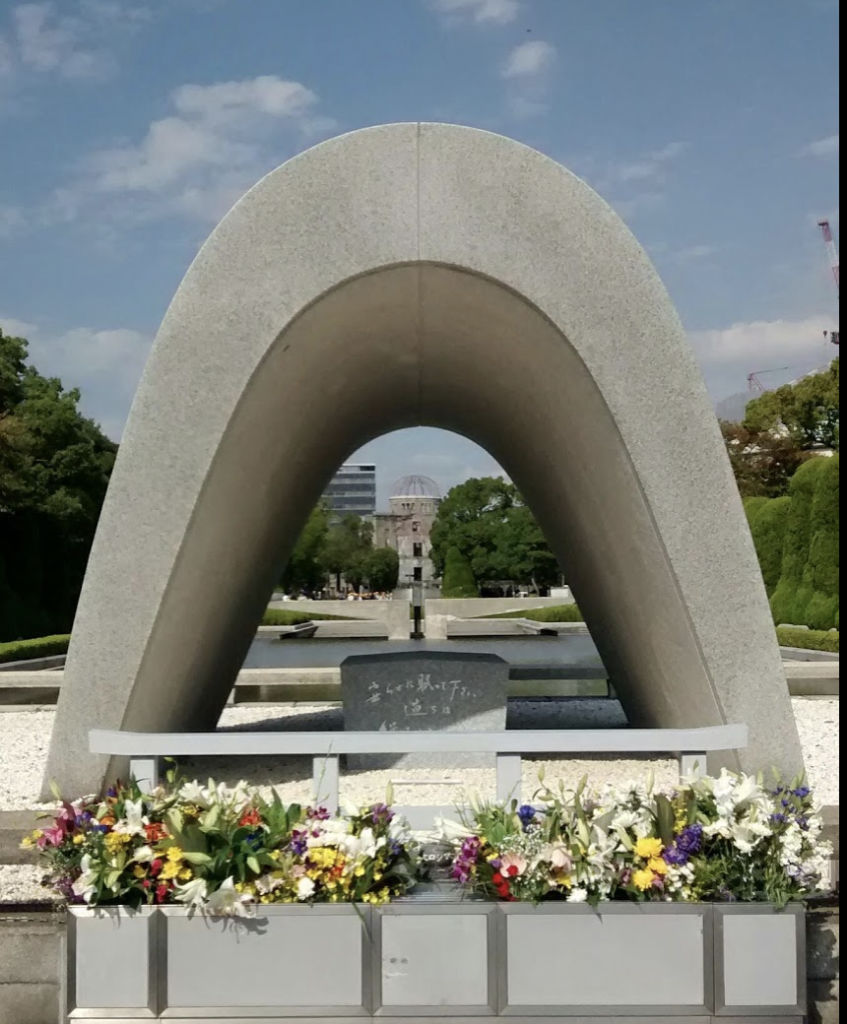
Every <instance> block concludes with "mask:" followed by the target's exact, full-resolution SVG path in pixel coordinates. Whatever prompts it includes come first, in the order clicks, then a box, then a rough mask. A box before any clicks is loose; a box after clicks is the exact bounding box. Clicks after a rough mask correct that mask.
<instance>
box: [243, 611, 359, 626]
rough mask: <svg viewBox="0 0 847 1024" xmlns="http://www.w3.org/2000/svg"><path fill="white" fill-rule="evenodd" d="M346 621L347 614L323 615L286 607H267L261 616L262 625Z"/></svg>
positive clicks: (300, 624)
mask: <svg viewBox="0 0 847 1024" xmlns="http://www.w3.org/2000/svg"><path fill="white" fill-rule="evenodd" d="M342 620H343V621H348V620H349V616H347V615H324V614H322V613H321V612H295V611H291V612H290V611H289V610H288V609H287V608H268V609H266V611H265V614H264V615H263V616H262V625H263V626H302V625H303V623H304V622H329V621H333V622H340V621H342Z"/></svg>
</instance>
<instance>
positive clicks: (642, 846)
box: [635, 839, 664, 860]
mask: <svg viewBox="0 0 847 1024" xmlns="http://www.w3.org/2000/svg"><path fill="white" fill-rule="evenodd" d="M663 849H664V847H663V846H662V840H661V839H639V840H638V842H637V843H636V844H635V853H636V856H638V857H643V858H644V860H650V858H651V857H659V856H661V853H662V850H663Z"/></svg>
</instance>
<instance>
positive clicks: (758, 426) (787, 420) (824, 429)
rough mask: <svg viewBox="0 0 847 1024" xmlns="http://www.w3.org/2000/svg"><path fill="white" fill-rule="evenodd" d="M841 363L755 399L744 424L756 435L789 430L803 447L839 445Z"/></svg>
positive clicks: (749, 407) (794, 439)
mask: <svg viewBox="0 0 847 1024" xmlns="http://www.w3.org/2000/svg"><path fill="white" fill-rule="evenodd" d="M839 390H840V363H839V360H838V359H835V360H833V362H832V363H831V364H830V366H829V367H828V369H827V370H825V371H823V372H822V373H812V374H809V375H808V376H806V377H802V378H801V379H800V380H798V381H796V382H795V383H794V384H786V385H784V386H783V387H781V388H777V389H776V390H775V391H768V392H766V393H765V394H763V395H762V396H761V397H760V398H755V399H753V401H752V402H750V404H749V405H748V406H747V412H746V416H745V419H744V426H745V427H746V428H747V429H748V430H750V431H752V432H753V433H756V434H764V433H776V434H779V433H787V434H788V436H789V437H790V438H791V439H792V440H793V441H794V443H795V444H796V445H797V446H798V447H799V448H802V449H806V450H808V449H811V448H817V447H820V446H824V447H826V448H835V449H837V448H838V446H839V420H840V396H839Z"/></svg>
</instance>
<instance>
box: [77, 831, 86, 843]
mask: <svg viewBox="0 0 847 1024" xmlns="http://www.w3.org/2000/svg"><path fill="white" fill-rule="evenodd" d="M84 842H85V836H84V835H82V833H80V832H77V834H76V835H75V836H74V846H82V844H83V843H84Z"/></svg>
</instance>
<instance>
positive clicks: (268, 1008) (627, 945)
mask: <svg viewBox="0 0 847 1024" xmlns="http://www.w3.org/2000/svg"><path fill="white" fill-rule="evenodd" d="M804 923H805V918H804V912H803V908H802V907H789V908H788V909H787V910H786V911H784V912H781V913H779V912H776V911H774V910H773V908H770V907H766V906H746V905H722V906H716V907H712V906H709V905H705V904H704V905H699V904H690V905H689V904H643V905H633V904H624V903H620V904H617V903H612V904H604V905H603V906H602V907H600V908H599V909H598V910H594V909H592V908H590V907H588V906H584V905H582V906H579V905H572V904H562V903H549V904H543V905H541V906H539V907H532V906H528V905H524V904H509V905H504V904H492V903H486V902H481V901H471V900H468V901H465V902H451V901H449V900H444V901H440V902H426V901H419V902H418V901H415V900H409V901H403V902H399V903H396V904H393V905H390V906H387V907H382V908H380V909H377V910H372V909H370V908H367V907H363V908H356V907H351V906H345V905H337V906H332V905H330V906H317V907H303V906H274V907H262V908H260V909H259V911H258V913H257V916H256V917H255V918H254V919H251V920H247V921H243V920H231V919H220V918H208V917H205V916H204V915H202V914H198V913H195V914H190V913H189V912H188V911H186V910H184V909H182V908H176V907H163V908H161V909H145V910H142V911H138V912H131V911H127V910H123V909H110V910H89V909H78V908H73V909H71V911H70V922H69V929H68V977H67V996H68V999H67V1003H68V1017H69V1019H71V1020H74V1019H98V1020H100V1021H112V1022H118V1021H121V1022H126V1021H129V1020H138V1019H147V1020H193V1021H195V1022H196V1021H198V1020H213V1019H214V1020H221V1019H223V1020H225V1019H229V1020H230V1021H231V1022H233V1024H234V1022H235V1021H238V1022H239V1024H242V1022H246V1021H254V1020H255V1021H258V1020H264V1021H265V1022H267V1021H271V1020H279V1021H288V1022H291V1024H293V1022H294V1021H304V1020H308V1019H315V1018H317V1019H322V1018H323V1019H329V1020H340V1021H346V1022H348V1024H349V1022H352V1021H354V1020H356V1019H362V1018H365V1019H369V1018H374V1017H375V1018H379V1019H380V1020H382V1021H384V1022H389V1021H392V1020H394V1021H397V1022H400V1021H402V1022H404V1024H413V1022H414V1021H419V1022H420V1021H423V1020H424V1019H430V1018H441V1019H442V1022H443V1024H447V1022H448V1021H449V1022H450V1024H458V1022H461V1021H463V1020H469V1019H470V1018H475V1019H477V1020H493V1019H495V1018H499V1017H504V1018H511V1020H512V1021H513V1022H514V1024H519V1022H520V1021H524V1022H529V1021H534V1020H543V1019H544V1018H546V1019H547V1020H554V1019H555V1020H567V1019H570V1018H573V1019H575V1020H580V1021H585V1020H588V1019H590V1020H591V1021H592V1022H596V1024H602V1022H603V1021H616V1020H621V1019H626V1018H629V1019H630V1020H631V1021H633V1022H636V1021H637V1022H639V1024H648V1022H650V1021H656V1020H660V1021H661V1020H667V1021H668V1024H671V1022H673V1021H677V1022H691V1021H692V1020H695V1019H703V1020H704V1021H720V1020H721V1018H726V1019H727V1024H729V1021H730V1020H732V1021H740V1020H744V1019H750V1020H751V1021H754V1020H755V1019H756V1018H759V1019H760V1020H761V1019H762V1018H765V1017H767V1018H768V1020H769V1021H772V1022H780V1024H801V1021H802V1016H803V1014H804V1012H805V1000H806V995H805V931H804Z"/></svg>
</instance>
